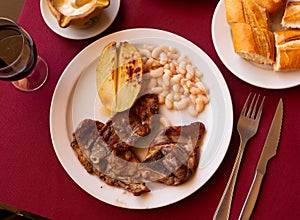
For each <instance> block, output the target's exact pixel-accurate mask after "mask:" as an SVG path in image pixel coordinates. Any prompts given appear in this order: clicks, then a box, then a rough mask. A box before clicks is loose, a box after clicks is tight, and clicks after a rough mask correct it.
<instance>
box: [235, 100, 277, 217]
mask: <svg viewBox="0 0 300 220" xmlns="http://www.w3.org/2000/svg"><path fill="white" fill-rule="evenodd" d="M282 120H283V101H282V99H280V100H279V103H278V105H277V109H276V112H275V115H274V118H273V121H272V124H271V127H270V129H269V133H268V136H267V138H266V141H265V144H264V147H263V150H262V153H261V155H260V158H259V161H258V164H257V167H256V172H255V176H254V179H253V181H252V185H251V188H250V190H249V192H248V195H247V198H246V201H245V203H244V206H243V208H242V211H241V214H240V217H239V219H240V220H244V219H245V220H246V219H247V220H248V219H250V216H251V214H252V211H253V209H254V206H255V203H256V200H257V197H258V194H259V191H260V187H261V183H262V180H263V177H264V175H265V173H266V169H267V164H268V161H269V160H270V159H271V158H272V157H274V156H275V155H276V153H277V147H278V144H279V139H280V133H281V125H282Z"/></svg>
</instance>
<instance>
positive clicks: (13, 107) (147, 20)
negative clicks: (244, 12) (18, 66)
mask: <svg viewBox="0 0 300 220" xmlns="http://www.w3.org/2000/svg"><path fill="white" fill-rule="evenodd" d="M112 1H114V0H112ZM217 3H218V1H217V0H212V1H198V0H191V1H174V0H163V1H158V0H134V1H133V0H122V1H121V7H120V11H119V14H118V16H117V18H116V19H115V21H114V22H113V24H112V25H111V26H110V27H109V28H108V29H107V30H106V31H105V32H103V33H102V34H100V35H99V36H96V37H94V38H92V39H88V40H80V41H76V40H69V39H65V38H63V37H60V36H59V35H57V34H55V33H54V32H52V31H51V30H50V29H49V28H48V26H47V25H46V24H45V22H44V20H43V18H42V16H41V12H40V7H39V4H40V1H38V0H35V1H33V0H31V1H26V3H25V6H24V9H23V11H22V14H21V16H20V19H19V23H20V24H21V25H22V26H23V27H24V28H25V29H27V30H28V31H29V32H30V34H31V35H32V37H33V38H34V40H35V42H36V44H37V48H38V51H39V54H40V55H41V56H42V57H43V58H44V59H45V60H46V61H47V62H48V64H49V71H50V72H49V78H48V81H47V83H46V84H45V85H44V86H43V87H42V88H41V89H39V90H38V91H35V92H32V93H29V94H28V93H24V92H20V91H18V90H16V89H15V88H14V87H12V85H10V83H8V82H0V112H1V114H0V126H1V128H2V129H1V130H0V155H1V159H0V203H6V204H8V205H11V206H15V207H18V208H21V209H25V210H27V211H30V212H33V213H36V214H39V215H42V216H45V217H47V218H51V219H155V218H156V219H167V218H168V219H212V216H213V214H214V212H215V209H216V207H217V204H218V202H219V200H220V197H221V195H222V193H223V190H224V188H225V185H226V183H227V180H228V178H229V175H230V172H231V169H232V166H233V163H234V159H235V156H236V153H237V150H238V146H239V136H238V133H237V130H236V122H237V118H238V115H239V113H240V110H241V107H242V105H243V102H244V99H245V97H247V95H248V93H249V92H250V91H252V92H255V93H260V94H262V95H265V96H267V99H266V103H265V109H264V115H263V118H262V120H261V126H260V128H259V132H258V134H257V135H256V136H255V138H254V139H252V140H251V141H250V142H249V143H248V147H247V149H246V152H245V155H244V158H243V161H242V164H241V168H240V172H239V177H238V182H237V185H236V191H235V192H236V193H235V196H234V200H233V204H232V210H231V219H237V218H238V216H239V213H240V210H241V208H242V205H243V202H244V200H245V197H246V195H247V192H248V189H249V187H250V184H251V181H252V178H253V175H254V172H255V167H256V163H257V161H258V158H259V154H260V152H261V149H262V144H263V142H264V139H265V137H266V135H267V132H268V128H269V125H270V123H271V119H272V117H273V113H274V111H275V108H276V105H277V103H278V100H279V98H281V97H282V98H283V100H284V124H283V128H282V136H281V140H280V146H279V149H278V154H277V156H276V157H275V159H273V160H272V161H271V162H270V163H269V166H268V172H267V175H266V176H265V179H264V182H263V186H262V188H261V193H260V196H259V200H258V203H257V205H256V208H255V210H254V213H253V219H260V220H261V219H268V220H269V219H299V218H300V209H299V204H300V190H299V189H300V187H299V186H300V175H299V173H300V172H299V164H298V162H299V161H297V160H298V158H299V155H300V150H299V147H300V135H299V131H300V127H299V124H300V117H299V108H300V104H299V95H300V87H299V86H298V87H294V88H290V89H283V90H267V89H262V88H257V87H255V86H251V85H249V84H247V83H245V82H243V81H241V80H240V79H238V78H237V77H235V76H234V75H233V74H232V73H231V72H230V71H229V70H228V69H227V68H226V67H225V66H224V65H223V64H222V62H221V61H220V59H219V57H218V56H217V53H216V51H215V49H214V46H213V43H212V37H211V21H212V16H213V12H214V10H215V7H216V5H217ZM136 27H146V28H156V29H162V30H166V31H170V32H173V33H175V34H178V35H181V36H183V37H185V38H187V39H188V40H190V41H192V42H193V43H195V44H196V45H198V46H199V47H200V48H202V49H203V50H204V51H205V52H206V53H207V54H208V55H209V56H210V57H211V58H212V59H213V61H214V62H215V63H216V64H217V66H218V67H219V69H220V71H221V72H222V74H223V76H224V78H225V80H226V82H227V84H228V87H229V90H230V93H231V96H232V101H233V110H234V129H233V133H232V139H231V142H230V145H229V148H228V152H227V154H226V156H225V158H224V160H223V162H222V163H221V165H220V167H219V169H218V170H217V172H216V173H215V174H214V175H213V176H212V178H211V179H210V180H209V181H208V182H207V183H206V184H205V185H204V186H203V187H201V188H200V189H199V190H198V191H196V192H195V193H193V194H192V195H191V196H189V197H188V198H186V199H183V200H182V201H180V202H177V203H175V204H172V205H169V206H166V207H162V208H157V209H153V210H129V209H123V208H118V207H114V206H111V205H108V204H105V203H104V202H101V201H99V200H97V199H95V198H94V197H92V196H90V195H89V194H87V193H86V192H85V191H83V190H82V189H81V188H80V187H79V186H78V185H77V184H76V183H75V182H73V181H72V179H71V178H70V177H69V176H68V174H67V173H66V172H65V170H64V169H63V167H62V166H61V164H60V163H59V161H58V159H57V157H56V154H55V152H54V150H53V146H52V142H51V138H50V131H49V108H50V103H51V98H52V95H53V91H54V89H55V86H56V83H57V81H58V79H59V77H60V76H61V74H62V72H63V70H64V68H65V67H66V65H67V64H68V63H69V62H70V61H71V59H72V58H73V57H74V56H75V55H76V54H77V53H78V52H80V51H81V50H82V49H83V48H84V47H85V46H87V45H88V44H90V43H91V42H93V41H95V40H97V39H99V38H101V37H102V36H105V35H107V34H110V33H112V32H115V31H119V30H123V29H128V28H136Z"/></svg>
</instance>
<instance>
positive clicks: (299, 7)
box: [281, 2, 300, 28]
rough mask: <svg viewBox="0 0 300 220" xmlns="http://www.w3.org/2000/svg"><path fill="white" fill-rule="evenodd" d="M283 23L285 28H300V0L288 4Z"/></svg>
mask: <svg viewBox="0 0 300 220" xmlns="http://www.w3.org/2000/svg"><path fill="white" fill-rule="evenodd" d="M281 25H282V26H283V27H285V28H300V2H289V3H288V4H287V7H286V9H285V11H284V15H283V17H282V21H281Z"/></svg>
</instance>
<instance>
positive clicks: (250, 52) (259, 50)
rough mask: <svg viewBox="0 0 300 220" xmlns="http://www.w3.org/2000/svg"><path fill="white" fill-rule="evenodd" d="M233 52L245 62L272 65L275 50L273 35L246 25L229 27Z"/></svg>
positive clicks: (237, 24) (265, 30)
mask: <svg viewBox="0 0 300 220" xmlns="http://www.w3.org/2000/svg"><path fill="white" fill-rule="evenodd" d="M231 31H232V40H233V45H234V51H235V52H236V53H237V54H238V55H240V56H241V57H242V58H244V59H246V60H250V61H253V62H256V63H259V64H273V63H274V61H275V48H274V36H273V33H272V32H270V31H269V30H267V29H265V28H255V27H252V26H251V25H249V24H247V23H234V24H232V25H231Z"/></svg>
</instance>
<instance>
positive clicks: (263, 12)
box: [242, 0, 270, 30]
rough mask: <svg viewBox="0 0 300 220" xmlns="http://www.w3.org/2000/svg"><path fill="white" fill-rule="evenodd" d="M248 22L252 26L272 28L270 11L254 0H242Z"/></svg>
mask: <svg viewBox="0 0 300 220" xmlns="http://www.w3.org/2000/svg"><path fill="white" fill-rule="evenodd" d="M242 3H243V8H244V16H245V20H246V23H248V24H250V25H251V26H252V27H257V28H266V29H268V30H270V23H269V13H268V11H267V9H266V8H264V7H261V6H260V5H259V4H257V3H255V2H254V1H253V0H242Z"/></svg>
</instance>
